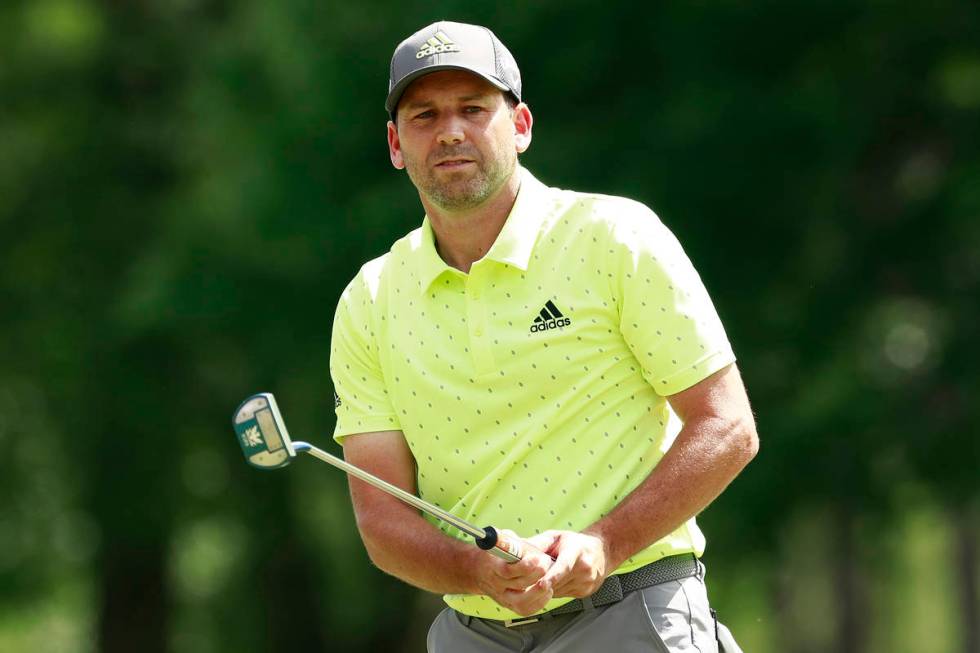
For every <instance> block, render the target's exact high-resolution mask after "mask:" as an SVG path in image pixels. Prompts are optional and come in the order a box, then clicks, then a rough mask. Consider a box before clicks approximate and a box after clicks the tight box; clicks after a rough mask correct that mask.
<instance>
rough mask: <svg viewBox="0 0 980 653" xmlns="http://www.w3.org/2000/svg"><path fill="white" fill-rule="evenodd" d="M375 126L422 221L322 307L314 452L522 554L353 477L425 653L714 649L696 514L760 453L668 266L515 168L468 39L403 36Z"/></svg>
mask: <svg viewBox="0 0 980 653" xmlns="http://www.w3.org/2000/svg"><path fill="white" fill-rule="evenodd" d="M386 108H387V110H388V112H389V114H390V117H391V121H390V122H389V123H388V149H389V154H390V156H391V163H392V165H394V167H395V168H397V169H400V170H401V169H403V170H406V171H407V172H408V176H409V178H410V179H411V181H412V184H413V185H414V186H415V188H416V189H417V190H418V194H419V199H420V200H421V202H422V208H423V209H424V210H425V217H424V219H423V220H422V224H421V226H420V227H419V228H418V229H416V230H414V231H412V232H411V233H409V234H408V235H407V236H405V237H404V238H402V239H400V240H398V241H397V242H396V243H394V245H393V246H392V247H391V250H390V251H389V252H388V253H387V254H385V255H384V256H381V257H380V258H377V259H375V260H373V261H371V262H369V263H367V264H366V265H364V266H363V267H362V268H361V270H360V272H359V273H358V274H357V276H356V277H355V278H354V279H353V281H351V283H350V284H349V285H348V287H347V289H346V290H345V291H344V293H343V295H342V297H341V299H340V302H339V305H338V307H337V313H336V317H335V321H334V329H333V337H332V345H331V359H330V369H331V375H332V377H333V382H334V386H335V390H336V400H335V403H336V409H337V427H336V432H335V435H334V437H335V438H336V440H337V441H338V442H340V443H341V444H342V445H343V448H344V455H345V457H346V458H347V460H348V461H350V462H351V463H353V464H355V465H358V466H360V467H361V468H363V469H365V470H367V471H369V472H371V473H373V474H376V475H377V476H380V477H382V478H384V479H386V480H388V481H390V482H391V483H394V484H395V485H397V486H399V487H401V488H404V489H405V490H407V491H410V492H417V493H418V494H419V495H420V496H422V497H423V498H424V499H426V500H428V501H431V502H433V503H435V504H437V505H440V506H441V507H443V508H444V509H446V510H449V511H450V512H452V513H454V514H457V515H459V516H460V517H462V518H463V519H466V520H468V521H470V522H475V523H480V524H494V525H497V526H503V527H506V528H507V529H508V530H509V531H510V533H509V534H510V535H511V536H513V537H520V538H523V539H524V545H525V548H526V552H525V554H524V557H523V559H522V560H521V561H519V562H517V563H514V564H507V563H506V562H504V561H502V560H500V559H498V558H496V557H494V556H493V555H491V554H490V553H487V552H485V551H481V550H480V549H478V548H476V547H475V546H473V544H472V542H471V541H470V539H469V538H468V537H466V536H464V535H463V534H461V533H459V532H456V531H454V529H452V528H451V527H449V526H446V525H441V524H439V523H438V522H435V521H432V520H429V519H428V518H426V517H424V516H422V515H420V514H419V513H418V512H417V511H416V510H415V509H413V508H411V507H409V506H407V505H406V504H404V503H402V502H400V501H398V500H396V499H394V498H392V497H391V496H389V495H387V494H385V493H382V492H380V491H378V490H376V489H374V488H372V487H369V486H367V485H366V484H364V483H362V482H360V481H357V480H355V479H351V495H352V500H353V505H354V510H355V513H356V516H357V524H358V528H359V529H360V533H361V536H362V538H363V540H364V544H365V547H366V548H367V551H368V553H369V554H370V556H371V559H372V560H373V562H374V563H375V564H376V565H377V566H378V567H380V568H381V569H382V570H384V571H386V572H387V573H390V574H392V575H394V576H397V577H398V578H400V579H402V580H404V581H405V582H407V583H410V584H412V585H414V586H416V587H419V588H422V589H424V590H427V591H431V592H438V593H440V594H443V595H445V596H444V598H445V602H446V603H447V605H448V608H447V609H446V610H444V611H443V612H442V613H441V614H440V615H439V616H438V617H437V619H436V621H435V622H434V623H433V624H432V627H431V628H430V630H429V636H428V647H429V650H430V651H434V652H437V653H443V652H449V653H462V652H470V651H472V652H490V651H541V652H545V651H547V652H548V653H560V652H571V651H585V652H595V651H608V652H612V651H615V652H617V653H631V652H633V651H660V652H663V651H671V652H674V651H699V652H700V653H707V652H709V651H711V652H714V651H717V650H722V651H728V652H730V651H738V650H739V649H738V647H737V645H736V644H735V642H734V641H733V640H732V638H731V635H730V633H729V632H728V631H727V629H725V628H724V626H721V625H720V624H718V623H716V621H715V619H714V616H713V613H712V611H711V610H710V608H709V605H708V598H707V593H706V589H705V584H704V571H705V569H704V566H703V565H702V564H701V562H700V560H699V558H700V556H701V554H702V553H703V551H704V548H705V538H704V536H703V535H702V533H701V531H700V530H699V529H698V526H697V524H696V522H695V519H694V517H695V515H696V514H697V513H699V512H700V511H701V510H703V509H704V508H705V507H706V506H707V505H708V504H709V503H710V502H711V501H712V500H713V499H714V498H715V497H717V496H718V495H719V494H720V493H721V492H722V491H723V490H724V489H725V487H726V486H727V485H728V484H729V483H730V482H731V481H732V479H733V478H735V476H736V475H737V474H738V473H739V472H740V471H741V470H742V468H743V467H744V466H745V465H746V464H747V463H748V462H749V460H751V459H752V457H753V456H754V455H755V453H756V451H757V448H758V440H757V436H756V432H755V425H754V421H753V417H752V413H751V410H750V408H749V402H748V399H747V397H746V394H745V390H744V388H743V385H742V381H741V379H740V377H739V373H738V370H737V369H736V366H735V357H734V355H733V353H732V349H731V347H730V345H729V343H728V340H727V338H726V336H725V332H724V329H723V328H722V325H721V323H720V321H719V319H718V316H717V314H716V312H715V310H714V307H713V306H712V303H711V300H710V299H709V297H708V294H707V292H706V291H705V288H704V286H703V285H702V283H701V280H700V278H699V277H698V275H697V273H696V272H695V270H694V268H693V267H692V265H691V263H690V262H689V260H688V258H687V257H686V255H685V254H684V252H683V250H682V249H681V246H680V245H679V244H678V242H677V240H676V239H675V238H674V237H673V235H672V234H671V233H670V231H668V230H667V228H666V227H664V225H663V224H662V223H661V222H660V220H659V219H658V218H657V216H656V215H655V214H654V213H653V212H652V211H651V210H650V209H648V208H647V207H646V206H644V205H642V204H640V203H637V202H634V201H631V200H628V199H624V198H619V197H611V196H606V195H598V194H591V193H580V192H573V191H568V190H561V189H558V188H551V187H548V186H546V185H545V184H543V183H542V182H540V181H538V180H537V179H536V178H535V177H534V176H533V175H532V174H531V173H530V172H529V171H528V170H526V169H524V168H523V167H522V166H521V165H520V163H519V161H518V158H519V155H520V154H521V153H523V152H525V151H526V150H527V149H528V147H530V145H531V134H532V126H533V119H532V116H531V110H530V109H529V108H528V105H527V104H526V103H524V102H522V100H521V77H520V73H519V71H518V68H517V64H516V62H515V60H514V58H513V56H512V55H511V54H510V52H509V51H508V50H507V48H506V47H504V45H503V44H502V43H501V42H500V41H499V40H498V39H497V38H496V36H494V34H493V33H492V32H491V31H490V30H488V29H487V28H485V27H480V26H475V25H466V24H461V23H454V22H447V21H443V22H438V23H435V24H432V25H429V26H427V27H424V28H422V29H421V30H419V31H418V32H416V33H415V34H413V35H412V36H410V37H408V38H407V39H405V40H404V41H403V42H402V43H401V44H400V45H398V47H397V49H396V50H395V53H394V56H393V57H392V61H391V79H390V83H389V93H388V98H387V101H386ZM719 641H720V642H721V648H719Z"/></svg>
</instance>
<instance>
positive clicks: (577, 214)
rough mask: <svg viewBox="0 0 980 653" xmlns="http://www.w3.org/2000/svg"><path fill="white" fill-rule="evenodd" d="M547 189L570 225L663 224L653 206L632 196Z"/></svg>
mask: <svg viewBox="0 0 980 653" xmlns="http://www.w3.org/2000/svg"><path fill="white" fill-rule="evenodd" d="M548 190H549V192H550V193H551V194H552V197H553V199H554V201H555V202H556V203H557V204H558V205H559V206H560V210H559V211H557V212H556V213H557V215H559V216H560V220H561V221H562V222H564V223H565V224H566V225H568V226H577V227H587V226H592V227H594V228H598V229H602V230H604V231H608V232H616V231H618V230H621V229H624V228H626V229H630V230H633V229H636V228H639V227H642V226H644V225H646V226H654V225H661V222H660V218H659V217H657V214H656V213H655V212H654V211H653V209H651V208H650V207H649V206H647V205H646V204H644V203H643V202H640V201H638V200H634V199H631V198H629V197H623V196H620V195H607V194H604V193H596V192H588V191H578V190H566V189H562V188H554V187H551V188H549V189H548Z"/></svg>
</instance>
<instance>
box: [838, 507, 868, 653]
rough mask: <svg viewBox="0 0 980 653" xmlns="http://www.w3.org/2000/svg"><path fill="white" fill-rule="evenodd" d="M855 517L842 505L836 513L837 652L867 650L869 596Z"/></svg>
mask: <svg viewBox="0 0 980 653" xmlns="http://www.w3.org/2000/svg"><path fill="white" fill-rule="evenodd" d="M854 522H855V519H854V514H853V513H852V512H851V510H850V508H848V507H847V506H841V507H840V508H839V509H838V511H837V514H836V519H835V524H836V527H837V529H836V530H837V537H836V541H835V542H834V576H835V583H834V584H835V586H836V587H837V590H838V602H837V606H838V608H839V611H838V614H837V647H836V651H837V653H862V652H863V651H865V650H866V648H867V634H868V629H867V626H866V623H867V619H868V609H867V608H868V605H867V594H866V592H865V583H864V576H863V573H862V569H861V564H860V561H859V559H858V551H857V550H856V548H855V541H856V539H857V537H856V534H855V523H854Z"/></svg>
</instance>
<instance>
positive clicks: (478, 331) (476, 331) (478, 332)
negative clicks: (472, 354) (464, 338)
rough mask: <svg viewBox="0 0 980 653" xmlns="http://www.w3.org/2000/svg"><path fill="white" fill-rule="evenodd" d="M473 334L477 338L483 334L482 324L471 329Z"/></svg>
mask: <svg viewBox="0 0 980 653" xmlns="http://www.w3.org/2000/svg"><path fill="white" fill-rule="evenodd" d="M473 335H475V336H476V337H477V338H479V337H480V336H482V335H483V327H482V326H478V327H476V328H475V329H473Z"/></svg>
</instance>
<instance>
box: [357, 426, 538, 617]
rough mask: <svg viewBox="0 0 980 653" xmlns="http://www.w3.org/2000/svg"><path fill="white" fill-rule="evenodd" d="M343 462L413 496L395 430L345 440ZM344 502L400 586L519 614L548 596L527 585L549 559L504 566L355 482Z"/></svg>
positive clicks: (377, 560) (411, 468) (532, 554)
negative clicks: (470, 597) (481, 597)
mask: <svg viewBox="0 0 980 653" xmlns="http://www.w3.org/2000/svg"><path fill="white" fill-rule="evenodd" d="M344 458H346V459H347V461H348V462H350V463H351V464H353V465H356V466H357V467H360V468H361V469H363V470H365V471H367V472H370V473H371V474H374V475H375V476H377V477H379V478H382V479H384V480H386V481H388V482H389V483H392V484H393V485H396V486H398V487H400V488H402V489H403V490H405V491H407V492H411V493H413V494H415V492H416V483H415V459H414V458H413V456H412V452H411V449H409V447H408V443H407V442H406V441H405V436H404V435H403V434H402V432H401V431H381V432H376V433H363V434H360V435H349V436H347V437H346V438H345V439H344ZM349 478H350V490H351V499H352V502H353V505H354V514H355V516H356V517H357V527H358V530H359V531H360V533H361V539H362V540H363V541H364V546H365V548H366V549H367V552H368V555H369V556H370V557H371V560H372V562H374V564H375V565H377V566H378V567H379V568H380V569H382V570H383V571H386V572H387V573H389V574H391V575H393V576H396V577H398V578H400V579H402V580H404V581H405V582H407V583H409V584H411V585H414V586H416V587H419V588H421V589H424V590H428V591H430V592H437V593H440V594H486V595H488V596H490V597H491V598H492V599H494V600H495V601H496V602H497V603H499V604H500V605H502V606H504V607H506V608H509V609H511V610H513V611H514V612H517V613H518V614H523V615H527V614H532V613H534V612H537V611H538V610H540V609H541V608H542V607H544V604H545V603H546V602H547V601H548V600H549V599H551V596H552V594H551V591H550V589H548V588H535V589H534V590H532V591H526V589H527V588H528V587H529V586H534V583H535V581H537V580H539V579H540V578H541V577H542V576H543V575H544V573H545V572H546V571H547V569H548V568H549V567H550V566H551V558H549V557H548V556H546V555H545V554H543V553H541V552H540V551H537V550H536V549H534V548H533V547H525V548H526V549H527V551H526V552H525V555H524V558H523V559H522V560H521V561H520V562H517V563H514V564H507V563H506V562H504V561H503V560H500V559H499V558H497V557H496V556H494V555H492V554H490V553H488V552H486V551H481V550H480V549H479V548H477V547H476V546H475V545H473V544H472V543H466V542H463V541H461V540H457V539H454V538H451V537H447V536H446V535H445V534H444V533H442V532H441V531H440V530H439V529H437V528H436V527H435V526H433V525H432V524H431V523H430V522H428V521H427V520H426V519H425V518H423V517H422V515H421V514H420V513H419V512H418V510H416V509H415V508H413V507H412V506H409V505H408V504H406V503H403V502H402V501H399V500H398V499H396V498H394V497H392V496H391V495H389V494H386V493H384V492H382V491H381V490H378V489H377V488H374V487H372V486H370V485H368V484H367V483H365V482H363V481H360V480H358V479H356V478H354V477H349Z"/></svg>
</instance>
